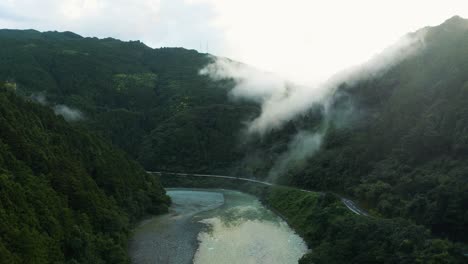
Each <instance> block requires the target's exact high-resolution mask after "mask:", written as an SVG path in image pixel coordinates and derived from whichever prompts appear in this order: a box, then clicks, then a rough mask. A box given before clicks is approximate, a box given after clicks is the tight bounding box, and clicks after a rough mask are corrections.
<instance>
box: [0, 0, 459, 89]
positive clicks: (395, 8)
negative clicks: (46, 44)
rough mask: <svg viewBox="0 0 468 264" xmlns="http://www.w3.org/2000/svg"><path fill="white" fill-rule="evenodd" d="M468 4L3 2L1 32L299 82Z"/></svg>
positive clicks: (452, 0)
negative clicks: (80, 41) (177, 50)
mask: <svg viewBox="0 0 468 264" xmlns="http://www.w3.org/2000/svg"><path fill="white" fill-rule="evenodd" d="M454 15H460V16H462V17H465V18H468V1H467V0H444V1H432V0H411V1H409V0H392V1H390V0H385V1H380V0H353V1H348V0H341V1H338V0H321V1H315V0H281V1H280V0H277V1H276V0H40V1H39V0H1V1H0V28H33V29H38V30H41V31H46V30H59V31H65V30H69V31H73V32H76V33H78V34H81V35H83V36H97V37H115V38H119V39H123V40H141V41H143V42H145V43H146V44H147V45H149V46H152V47H161V46H177V47H186V48H192V49H197V50H199V51H202V52H206V51H208V52H210V53H213V54H216V55H220V56H225V57H230V58H233V59H235V60H239V61H242V62H245V63H248V64H251V65H253V66H256V67H258V68H260V69H263V70H267V71H272V72H276V73H279V74H280V75H283V76H285V77H287V78H289V79H292V80H294V81H297V82H316V81H322V80H324V79H326V78H327V77H328V76H330V75H331V74H333V73H334V72H336V71H338V70H341V69H343V68H346V67H348V66H351V65H355V64H357V63H360V62H363V61H365V60H367V59H368V58H369V57H371V56H372V55H374V54H375V53H377V52H379V51H381V50H382V49H383V48H385V47H386V46H388V45H389V44H391V43H393V42H395V41H396V40H398V38H399V37H400V36H402V35H403V34H405V33H406V32H409V31H415V30H417V29H418V28H421V27H424V26H428V25H429V26H434V25H438V24H440V23H442V22H443V21H444V20H446V19H448V18H450V17H452V16H454Z"/></svg>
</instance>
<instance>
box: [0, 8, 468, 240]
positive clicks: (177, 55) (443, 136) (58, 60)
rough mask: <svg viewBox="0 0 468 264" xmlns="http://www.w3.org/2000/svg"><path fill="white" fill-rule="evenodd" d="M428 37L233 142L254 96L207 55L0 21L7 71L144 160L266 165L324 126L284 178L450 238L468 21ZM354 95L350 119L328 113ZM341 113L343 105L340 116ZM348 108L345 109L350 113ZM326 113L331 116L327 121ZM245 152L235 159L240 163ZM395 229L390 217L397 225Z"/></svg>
mask: <svg viewBox="0 0 468 264" xmlns="http://www.w3.org/2000/svg"><path fill="white" fill-rule="evenodd" d="M425 31H427V32H426V35H425V37H424V47H423V48H422V49H421V50H419V52H418V53H416V54H414V55H412V56H409V57H408V58H406V59H404V60H403V61H401V62H399V63H398V64H396V65H393V66H392V67H391V68H390V69H388V70H387V71H385V72H382V74H379V75H375V76H374V77H372V78H366V79H364V80H361V81H359V82H357V83H354V82H353V83H343V84H342V85H341V86H340V87H339V88H338V89H337V91H336V93H335V95H334V97H333V98H334V99H333V100H334V101H333V102H332V104H331V109H330V112H331V113H332V115H331V116H328V117H327V118H324V116H323V114H324V112H323V109H322V108H321V107H320V106H318V107H316V108H312V109H311V110H310V111H309V112H308V113H306V114H304V115H302V116H300V117H298V118H297V119H295V120H292V121H291V122H289V123H288V124H286V125H285V126H284V127H283V128H282V129H280V130H276V131H274V132H273V133H271V134H269V135H267V136H266V137H264V138H263V139H262V140H261V141H258V142H255V141H254V142H249V143H251V144H250V145H248V146H242V147H239V146H240V144H239V139H238V135H239V131H241V129H242V128H243V121H245V120H249V118H250V117H253V116H256V115H257V114H258V113H259V111H260V110H259V106H257V105H254V104H247V103H238V102H232V101H230V100H228V93H227V91H229V89H231V88H232V87H233V82H232V81H230V80H225V81H217V82H213V81H211V80H210V79H209V78H208V77H206V76H201V75H199V74H198V72H199V70H200V69H201V68H202V67H203V66H205V65H206V64H207V63H209V62H210V61H211V58H210V57H209V56H208V55H206V54H200V53H197V52H195V51H191V50H185V49H173V48H170V49H169V48H162V49H151V48H149V47H146V46H145V45H144V44H142V43H140V42H121V41H118V40H115V39H97V38H82V37H80V36H78V35H76V34H73V33H69V32H68V33H67V32H66V33H57V32H46V33H39V32H37V31H8V30H0V47H1V49H0V81H3V82H7V86H9V87H10V89H15V87H16V91H17V93H18V94H22V95H24V96H31V95H33V97H37V96H38V95H42V96H45V97H46V99H47V101H48V102H49V105H51V106H53V105H55V104H64V105H67V106H69V107H73V108H76V109H79V110H80V111H82V112H83V116H84V119H83V120H82V121H81V122H79V123H78V124H77V126H85V127H87V128H91V129H93V130H95V131H97V132H99V133H100V134H101V135H103V136H105V137H107V138H109V139H110V140H111V142H113V143H114V144H116V145H118V146H119V147H121V148H122V149H124V150H125V151H126V152H127V153H129V154H130V155H131V156H132V157H134V158H136V159H137V160H138V161H139V162H140V163H141V164H142V165H143V166H144V167H145V168H146V169H148V170H160V171H187V172H211V173H219V172H222V171H224V172H226V171H227V173H230V172H232V171H233V170H232V169H233V167H236V165H237V166H246V165H245V163H242V161H245V160H248V159H244V158H245V157H246V156H247V157H249V158H250V157H253V158H252V160H254V161H255V162H254V163H251V164H249V166H251V167H249V168H246V167H242V169H246V170H247V171H251V172H253V174H254V175H256V176H262V175H267V174H268V171H269V170H270V169H271V167H272V166H274V162H275V160H276V158H277V157H279V156H280V155H281V154H282V153H284V151H285V150H286V149H287V146H288V142H290V140H291V138H293V136H294V135H295V134H297V133H298V132H299V131H304V130H311V131H313V130H317V129H322V128H323V127H325V126H324V125H323V122H329V123H327V124H326V133H325V137H324V141H323V144H322V145H321V148H320V150H319V151H318V152H317V153H316V154H315V155H314V156H313V157H310V158H309V159H308V160H306V161H303V162H302V163H301V166H298V167H296V166H292V167H290V168H289V170H287V171H288V173H286V175H280V176H282V177H280V180H282V181H283V182H286V183H288V184H291V185H297V186H300V187H301V188H309V189H313V190H332V191H334V192H337V193H341V194H346V195H349V196H352V197H354V198H357V199H358V200H359V201H360V202H361V203H362V204H363V205H365V206H366V207H368V208H369V209H370V210H372V211H373V213H374V214H375V215H379V216H383V217H386V218H393V217H403V218H406V219H409V220H411V221H412V222H415V223H417V224H423V225H425V226H426V227H428V228H430V229H431V230H432V231H433V233H434V234H436V235H437V236H439V237H442V238H445V237H447V238H450V239H453V240H457V241H463V242H466V241H467V240H466V239H467V236H466V235H465V234H467V233H468V211H467V210H468V176H467V173H468V166H467V164H468V156H467V154H468V137H467V133H468V104H466V101H467V100H468V48H467V47H468V45H467V44H468V21H467V20H464V19H462V18H459V17H454V18H452V19H450V20H448V21H446V22H445V23H444V24H442V25H440V26H437V27H432V28H427V29H425ZM348 105H352V106H353V107H354V108H355V109H359V111H356V113H354V115H352V116H350V115H347V116H346V118H350V119H352V121H351V122H347V125H345V126H343V125H341V124H337V123H336V122H334V120H333V113H334V111H338V112H339V109H345V110H346V107H347V106H348ZM337 115H339V114H337ZM342 119H343V117H342ZM330 120H331V121H330ZM239 164H240V165H239ZM389 228H391V227H389Z"/></svg>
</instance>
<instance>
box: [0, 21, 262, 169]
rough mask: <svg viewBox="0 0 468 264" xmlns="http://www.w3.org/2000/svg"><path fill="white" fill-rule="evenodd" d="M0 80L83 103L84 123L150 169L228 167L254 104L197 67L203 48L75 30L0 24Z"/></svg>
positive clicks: (54, 99) (54, 100)
mask: <svg viewBox="0 0 468 264" xmlns="http://www.w3.org/2000/svg"><path fill="white" fill-rule="evenodd" d="M0 47H1V49H0V80H2V81H9V82H14V83H16V84H17V85H18V91H19V92H21V93H23V94H24V95H26V96H30V95H31V94H32V95H35V96H37V95H41V96H42V97H45V98H46V99H47V100H48V101H49V103H51V104H65V105H67V106H69V107H73V108H76V109H79V110H80V111H82V112H83V113H84V115H85V120H84V123H86V124H87V126H88V127H90V128H92V129H94V130H96V131H98V132H100V133H101V134H102V135H104V136H106V137H108V138H110V139H111V141H112V142H113V143H114V144H116V145H118V146H119V147H121V148H122V149H124V150H125V151H127V152H128V153H129V154H130V155H131V156H132V157H134V158H136V159H138V160H139V161H140V162H141V163H142V164H143V165H144V167H145V168H146V169H150V170H188V171H213V170H226V169H227V167H228V166H230V164H231V163H232V161H234V160H238V159H241V158H242V153H241V152H240V151H239V150H238V149H237V145H238V144H237V143H238V139H237V136H238V133H239V131H240V130H241V128H242V121H243V120H245V119H247V117H249V116H251V115H253V114H255V113H256V112H258V108H257V107H255V106H253V105H246V104H237V103H232V102H231V101H230V100H228V93H227V91H228V90H229V87H231V86H232V84H231V83H230V82H228V81H226V82H224V83H223V85H219V83H215V82H213V81H211V80H210V79H209V78H208V77H206V76H201V75H199V70H200V69H201V68H202V67H203V66H205V65H206V64H207V63H209V62H210V61H211V58H210V57H209V56H208V55H207V54H200V53H198V52H196V51H193V50H185V49H179V48H163V49H151V48H148V47H147V46H145V45H144V44H142V43H140V42H122V41H119V40H115V39H97V38H82V37H80V36H78V35H75V34H73V33H69V32H68V33H67V32H65V33H58V32H46V33H39V32H37V31H32V30H31V31H15V30H0Z"/></svg>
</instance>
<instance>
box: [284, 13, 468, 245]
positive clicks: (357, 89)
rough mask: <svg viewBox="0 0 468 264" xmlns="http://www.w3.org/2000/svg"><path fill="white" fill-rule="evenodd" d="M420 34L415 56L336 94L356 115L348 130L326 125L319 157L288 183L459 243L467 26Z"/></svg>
mask: <svg viewBox="0 0 468 264" xmlns="http://www.w3.org/2000/svg"><path fill="white" fill-rule="evenodd" d="M424 30H425V31H426V33H425V38H424V46H423V48H421V50H419V51H418V52H417V53H416V54H414V55H413V56H409V57H408V58H406V59H405V60H403V61H402V62H401V63H399V64H397V65H395V66H394V67H392V68H391V69H390V70H388V71H387V72H385V73H384V74H383V75H382V76H378V77H375V78H370V79H366V80H364V81H361V82H358V83H357V84H346V83H344V84H343V85H342V86H341V87H340V89H338V92H339V93H342V94H343V93H344V94H346V95H347V98H348V99H347V100H348V102H349V101H351V102H352V103H353V104H354V105H355V106H357V107H358V108H359V109H360V110H361V113H363V114H361V116H360V117H359V118H358V119H359V121H358V122H356V123H354V124H353V125H351V126H346V127H344V128H339V127H336V126H335V127H334V126H333V124H332V125H331V128H330V129H329V130H328V133H327V134H326V138H325V140H324V144H323V146H322V148H321V150H320V151H319V152H318V153H317V154H316V155H315V156H314V157H312V158H310V159H309V160H308V162H307V163H306V166H305V167H302V168H300V170H294V168H292V171H291V172H290V174H289V179H290V180H291V183H292V184H295V185H300V186H306V187H308V188H312V189H324V190H335V191H337V192H340V193H347V194H348V195H351V196H354V197H357V198H358V199H359V200H361V202H363V204H365V205H367V206H368V207H369V208H373V209H374V210H375V211H376V212H378V213H379V214H381V215H383V216H386V217H404V218H409V219H412V220H414V221H415V222H416V223H419V224H424V225H426V226H428V227H429V228H431V229H432V231H433V232H435V233H436V234H438V235H440V236H443V237H449V238H451V239H455V240H460V241H465V242H466V241H467V236H466V234H467V233H468V137H467V136H468V104H467V102H468V20H465V19H462V18H460V17H453V18H451V19H449V20H447V21H446V22H445V23H443V24H442V25H440V26H437V27H433V28H426V29H424ZM337 104H338V105H339V104H340V102H338V103H337Z"/></svg>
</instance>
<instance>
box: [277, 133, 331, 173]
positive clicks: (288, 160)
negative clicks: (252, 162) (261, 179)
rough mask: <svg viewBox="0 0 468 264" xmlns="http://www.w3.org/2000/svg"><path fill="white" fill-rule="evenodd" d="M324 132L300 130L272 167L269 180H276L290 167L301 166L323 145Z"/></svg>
mask: <svg viewBox="0 0 468 264" xmlns="http://www.w3.org/2000/svg"><path fill="white" fill-rule="evenodd" d="M323 136H324V134H323V132H309V131H300V132H299V133H297V134H296V135H295V136H294V138H293V139H292V140H291V142H289V145H288V149H287V151H286V152H284V153H282V154H281V155H280V156H279V157H278V158H277V159H276V162H275V163H274V165H273V167H272V168H271V169H270V172H269V174H268V180H270V181H273V182H274V181H275V180H276V179H277V178H278V177H279V176H282V175H283V174H284V173H285V172H287V171H288V170H289V168H291V167H294V168H300V167H301V166H303V165H304V164H303V162H304V161H305V160H307V158H310V157H311V156H312V155H313V154H315V153H316V152H317V151H318V150H319V149H320V147H321V145H322V140H323Z"/></svg>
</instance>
